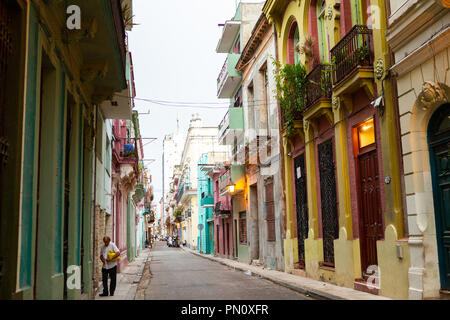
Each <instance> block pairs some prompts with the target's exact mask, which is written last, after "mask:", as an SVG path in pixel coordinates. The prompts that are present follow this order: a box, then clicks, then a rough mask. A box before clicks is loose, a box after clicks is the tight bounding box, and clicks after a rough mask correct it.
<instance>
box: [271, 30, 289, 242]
mask: <svg viewBox="0 0 450 320" xmlns="http://www.w3.org/2000/svg"><path fill="white" fill-rule="evenodd" d="M273 37H274V39H275V59H276V60H278V36H277V29H276V27H275V25H273ZM277 107H278V134H279V137H280V138H279V146H278V148H279V152H280V161H279V163H280V175H281V185H282V188H283V190H282V192H281V199H282V201H281V212H282V216H283V239H285V238H286V180H285V177H284V170H285V168H284V150H283V133H282V129H281V128H282V123H281V106H280V101H278V99H277Z"/></svg>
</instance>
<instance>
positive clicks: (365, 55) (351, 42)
mask: <svg viewBox="0 0 450 320" xmlns="http://www.w3.org/2000/svg"><path fill="white" fill-rule="evenodd" d="M371 42H372V30H371V29H369V27H367V26H364V25H355V26H354V27H353V28H352V29H351V30H350V31H349V32H348V33H347V34H346V35H345V36H344V38H342V39H341V41H339V42H338V44H337V45H336V46H335V47H334V48H333V49H331V61H332V62H333V63H334V65H335V68H334V72H333V85H336V84H338V83H339V82H341V81H342V80H344V79H345V78H346V77H347V76H348V75H350V74H351V73H352V72H353V71H354V70H355V69H356V68H358V67H371V66H373V50H372V43H371Z"/></svg>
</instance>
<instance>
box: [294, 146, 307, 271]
mask: <svg viewBox="0 0 450 320" xmlns="http://www.w3.org/2000/svg"><path fill="white" fill-rule="evenodd" d="M294 167H295V203H296V212H297V238H298V262H299V264H300V267H301V268H305V239H306V238H307V237H308V199H307V193H306V171H305V155H304V154H302V155H301V156H299V157H297V158H295V159H294Z"/></svg>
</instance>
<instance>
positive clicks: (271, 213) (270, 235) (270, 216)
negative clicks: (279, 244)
mask: <svg viewBox="0 0 450 320" xmlns="http://www.w3.org/2000/svg"><path fill="white" fill-rule="evenodd" d="M265 189H266V201H265V204H266V210H267V218H266V221H267V241H275V240H276V235H275V202H274V201H273V181H272V180H271V181H270V182H268V183H266V186H265Z"/></svg>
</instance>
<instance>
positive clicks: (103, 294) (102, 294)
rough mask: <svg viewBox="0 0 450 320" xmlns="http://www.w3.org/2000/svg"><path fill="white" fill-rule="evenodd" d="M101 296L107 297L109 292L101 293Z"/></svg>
mask: <svg viewBox="0 0 450 320" xmlns="http://www.w3.org/2000/svg"><path fill="white" fill-rule="evenodd" d="M99 296H100V297H107V296H108V294H107V293H100V294H99Z"/></svg>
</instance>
